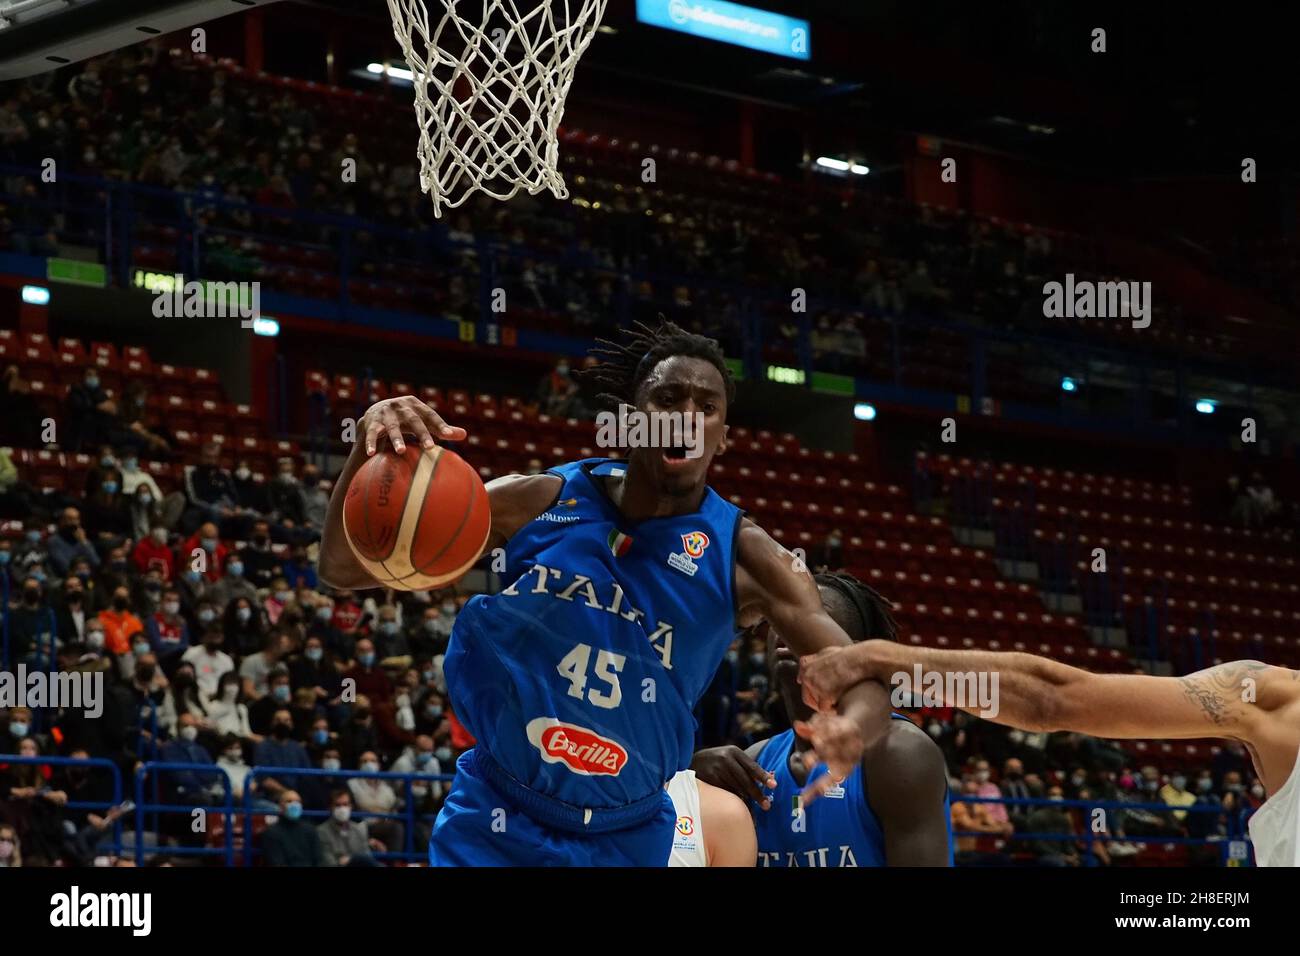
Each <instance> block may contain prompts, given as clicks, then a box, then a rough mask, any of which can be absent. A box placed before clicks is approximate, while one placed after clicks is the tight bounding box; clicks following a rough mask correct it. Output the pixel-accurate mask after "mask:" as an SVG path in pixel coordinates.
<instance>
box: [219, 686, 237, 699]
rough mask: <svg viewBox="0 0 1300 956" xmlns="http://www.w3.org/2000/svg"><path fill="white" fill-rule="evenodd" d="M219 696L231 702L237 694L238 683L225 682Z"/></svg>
mask: <svg viewBox="0 0 1300 956" xmlns="http://www.w3.org/2000/svg"><path fill="white" fill-rule="evenodd" d="M221 696H222V697H223V698H225V700H226V701H227V702H229V703H233V702H234V700H235V698H236V697H238V696H239V685H238V684H227V685H226V686H225V687H223V688H222V690H221Z"/></svg>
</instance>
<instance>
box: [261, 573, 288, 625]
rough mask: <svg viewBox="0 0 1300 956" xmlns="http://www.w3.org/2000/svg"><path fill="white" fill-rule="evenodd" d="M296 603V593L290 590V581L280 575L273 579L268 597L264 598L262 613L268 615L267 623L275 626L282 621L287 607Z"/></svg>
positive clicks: (277, 574)
mask: <svg viewBox="0 0 1300 956" xmlns="http://www.w3.org/2000/svg"><path fill="white" fill-rule="evenodd" d="M293 603H294V594H293V592H292V591H290V590H289V582H288V581H286V580H285V579H284V578H282V577H280V576H279V572H278V571H277V572H276V576H275V577H273V578H272V579H271V587H270V591H269V593H267V595H266V597H264V598H263V599H262V613H263V614H265V615H266V620H267V623H268V624H270V625H271V626H272V627H275V626H276V625H277V624H278V623H279V622H280V616H281V615H282V614H283V613H284V610H285V608H287V607H289V606H290V605H292V604H293Z"/></svg>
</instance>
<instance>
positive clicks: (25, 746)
mask: <svg viewBox="0 0 1300 956" xmlns="http://www.w3.org/2000/svg"><path fill="white" fill-rule="evenodd" d="M17 750H18V756H20V757H39V756H40V755H41V748H40V746H39V745H38V744H37V742H36V739H35V738H33V737H24V738H23V739H22V740H20V741H18V748H17ZM53 776H54V775H53V773H52V771H51V768H50V767H48V766H46V765H43V764H32V763H22V764H11V765H10V766H8V767H6V768H5V769H4V771H3V772H0V807H3V808H4V810H5V815H6V817H7V819H8V821H9V822H11V823H13V824H14V827H15V829H16V830H17V831H18V832H19V833H21V834H22V842H23V850H24V852H25V853H26V854H27V856H28V858H29V863H31V864H33V865H41V866H53V865H54V864H55V863H56V862H57V861H58V860H59V858H60V856H61V855H62V850H63V837H64V830H63V815H64V807H65V806H66V805H67V802H68V795H67V793H66V792H65V791H63V790H60V789H58V788H57V786H56V785H55V783H54V781H53ZM37 860H39V861H40V863H39V864H36V861H37Z"/></svg>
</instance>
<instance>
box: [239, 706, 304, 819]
mask: <svg viewBox="0 0 1300 956" xmlns="http://www.w3.org/2000/svg"><path fill="white" fill-rule="evenodd" d="M253 762H254V764H256V765H258V766H262V767H287V768H289V769H290V770H292V769H293V768H300V769H304V770H305V769H307V768H309V767H310V766H311V760H310V759H308V757H307V748H306V747H304V746H303V745H302V744H301V743H299V742H298V741H296V740H294V739H293V715H292V714H290V713H289V708H287V707H283V708H281V709H279V710H277V711H276V712H275V714H274V716H273V717H272V718H271V733H270V735H269V736H268V737H266V738H265V739H263V740H262V741H261V742H260V743H258V745H257V750H256V751H255V753H254V756H253ZM298 783H299V777H298V775H297V774H295V773H292V772H289V773H286V772H277V773H276V775H275V776H274V777H263V778H262V790H263V792H264V793H266V794H267V795H269V796H273V797H276V798H278V797H279V796H280V794H281V793H282V792H283V791H284V790H285V789H296V788H297V786H298Z"/></svg>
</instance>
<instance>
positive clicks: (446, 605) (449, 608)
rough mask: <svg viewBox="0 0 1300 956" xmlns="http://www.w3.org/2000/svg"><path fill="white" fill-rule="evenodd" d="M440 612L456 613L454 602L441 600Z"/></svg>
mask: <svg viewBox="0 0 1300 956" xmlns="http://www.w3.org/2000/svg"><path fill="white" fill-rule="evenodd" d="M442 613H443V614H455V613H456V605H455V603H453V602H452V601H443V602H442Z"/></svg>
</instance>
